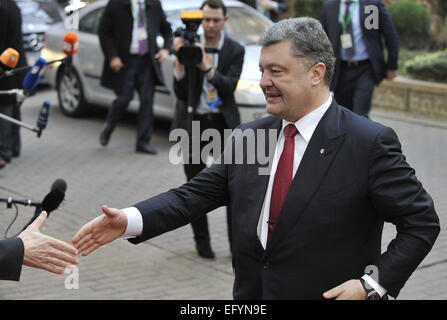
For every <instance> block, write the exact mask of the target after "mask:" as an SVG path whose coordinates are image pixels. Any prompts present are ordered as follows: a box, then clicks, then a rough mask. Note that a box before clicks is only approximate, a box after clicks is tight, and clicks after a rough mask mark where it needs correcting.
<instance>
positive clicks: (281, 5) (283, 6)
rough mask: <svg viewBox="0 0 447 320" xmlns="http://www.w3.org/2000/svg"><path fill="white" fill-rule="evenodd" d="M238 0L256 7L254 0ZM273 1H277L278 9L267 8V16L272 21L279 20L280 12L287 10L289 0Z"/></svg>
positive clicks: (275, 0)
mask: <svg viewBox="0 0 447 320" xmlns="http://www.w3.org/2000/svg"><path fill="white" fill-rule="evenodd" d="M239 1H240V2H243V3H245V4H246V5H249V6H250V7H252V8H255V9H256V7H257V4H256V0H239ZM273 1H274V2H276V3H278V10H269V12H268V13H269V18H270V19H271V20H272V21H274V22H277V21H278V20H279V16H280V14H281V13H284V12H287V11H288V10H289V1H288V0H273ZM259 9H260V8H259Z"/></svg>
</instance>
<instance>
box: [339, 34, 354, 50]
mask: <svg viewBox="0 0 447 320" xmlns="http://www.w3.org/2000/svg"><path fill="white" fill-rule="evenodd" d="M340 39H341V46H342V47H343V49H350V48H352V37H351V35H350V34H349V33H344V34H342V35H341V36H340Z"/></svg>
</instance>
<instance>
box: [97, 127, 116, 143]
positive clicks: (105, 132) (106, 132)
mask: <svg viewBox="0 0 447 320" xmlns="http://www.w3.org/2000/svg"><path fill="white" fill-rule="evenodd" d="M112 131H113V129H112V128H111V127H110V126H108V125H107V123H106V124H104V127H103V128H102V130H101V135H100V136H99V143H100V144H101V145H102V146H103V147H105V146H106V145H107V144H108V143H109V140H110V136H111V135H112Z"/></svg>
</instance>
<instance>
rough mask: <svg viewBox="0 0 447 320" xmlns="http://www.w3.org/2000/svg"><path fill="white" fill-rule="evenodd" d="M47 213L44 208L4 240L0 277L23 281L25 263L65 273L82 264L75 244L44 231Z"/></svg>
mask: <svg viewBox="0 0 447 320" xmlns="http://www.w3.org/2000/svg"><path fill="white" fill-rule="evenodd" d="M47 216H48V215H47V213H46V212H45V211H44V212H42V213H41V214H40V216H39V217H38V218H37V219H36V220H34V222H33V223H32V224H31V225H29V226H28V227H27V228H26V229H25V230H24V231H23V232H22V233H20V234H19V236H18V237H16V238H12V239H8V240H0V280H14V281H19V279H20V273H21V271H22V265H25V266H28V267H33V268H38V269H43V270H47V271H49V272H52V273H56V274H62V273H63V272H64V269H63V268H65V267H68V266H70V265H74V264H78V262H79V261H78V258H76V254H77V250H76V249H75V248H73V247H72V246H71V245H69V244H67V243H65V242H62V241H60V240H58V239H55V238H52V237H49V236H47V235H45V234H42V233H41V232H40V228H41V227H42V226H43V224H44V222H45V220H46V218H47Z"/></svg>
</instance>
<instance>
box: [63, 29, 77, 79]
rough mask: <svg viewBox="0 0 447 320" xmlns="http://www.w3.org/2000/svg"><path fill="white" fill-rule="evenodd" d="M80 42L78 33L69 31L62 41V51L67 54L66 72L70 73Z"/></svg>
mask: <svg viewBox="0 0 447 320" xmlns="http://www.w3.org/2000/svg"><path fill="white" fill-rule="evenodd" d="M78 48H79V42H78V36H77V35H76V33H73V32H68V33H67V34H66V35H65V37H64V40H63V42H62V52H63V53H65V54H66V55H67V57H66V58H65V72H66V73H70V71H71V65H72V63H73V55H75V54H76V53H77V52H78Z"/></svg>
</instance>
